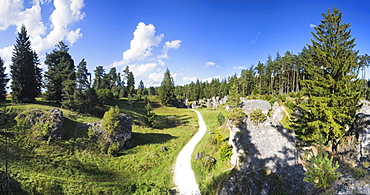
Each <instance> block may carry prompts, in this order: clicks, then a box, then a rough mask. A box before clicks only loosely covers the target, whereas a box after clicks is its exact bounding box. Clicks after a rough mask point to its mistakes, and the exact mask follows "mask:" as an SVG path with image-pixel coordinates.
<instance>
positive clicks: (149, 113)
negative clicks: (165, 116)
mask: <svg viewBox="0 0 370 195" xmlns="http://www.w3.org/2000/svg"><path fill="white" fill-rule="evenodd" d="M146 102H147V103H146V105H145V107H144V109H145V118H144V122H145V125H146V126H148V127H153V126H154V122H155V113H154V112H153V108H152V103H151V102H150V100H146Z"/></svg>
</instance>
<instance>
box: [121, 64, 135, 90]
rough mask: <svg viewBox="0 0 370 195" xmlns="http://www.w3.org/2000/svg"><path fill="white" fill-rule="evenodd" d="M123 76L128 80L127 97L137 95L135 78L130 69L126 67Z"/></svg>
mask: <svg viewBox="0 0 370 195" xmlns="http://www.w3.org/2000/svg"><path fill="white" fill-rule="evenodd" d="M123 75H124V77H125V79H126V89H127V95H128V94H130V95H131V96H133V94H134V93H135V77H134V74H133V73H132V72H131V71H130V69H129V67H128V66H126V68H125V70H124V71H123Z"/></svg>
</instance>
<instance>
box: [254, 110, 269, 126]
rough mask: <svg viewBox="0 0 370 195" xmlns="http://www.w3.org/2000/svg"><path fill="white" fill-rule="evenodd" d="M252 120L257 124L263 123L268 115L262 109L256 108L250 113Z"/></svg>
mask: <svg viewBox="0 0 370 195" xmlns="http://www.w3.org/2000/svg"><path fill="white" fill-rule="evenodd" d="M250 118H251V121H253V122H254V123H255V124H259V123H263V121H265V120H266V119H267V117H266V115H265V114H263V113H262V110H261V109H255V110H253V111H252V112H251V114H250Z"/></svg>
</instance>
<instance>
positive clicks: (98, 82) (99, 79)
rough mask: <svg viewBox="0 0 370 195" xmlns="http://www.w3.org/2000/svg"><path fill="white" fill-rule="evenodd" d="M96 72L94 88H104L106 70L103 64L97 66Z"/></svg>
mask: <svg viewBox="0 0 370 195" xmlns="http://www.w3.org/2000/svg"><path fill="white" fill-rule="evenodd" d="M94 72H95V78H94V83H93V88H94V89H95V90H98V89H103V86H104V76H105V71H104V68H103V66H97V67H96V68H95V70H94Z"/></svg>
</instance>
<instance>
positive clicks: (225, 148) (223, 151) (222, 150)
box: [219, 142, 233, 161]
mask: <svg viewBox="0 0 370 195" xmlns="http://www.w3.org/2000/svg"><path fill="white" fill-rule="evenodd" d="M232 149H233V148H232V147H231V146H229V144H228V143H227V142H222V143H221V144H220V146H219V158H220V160H222V161H225V160H230V157H231V155H232V154H233V152H232Z"/></svg>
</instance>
